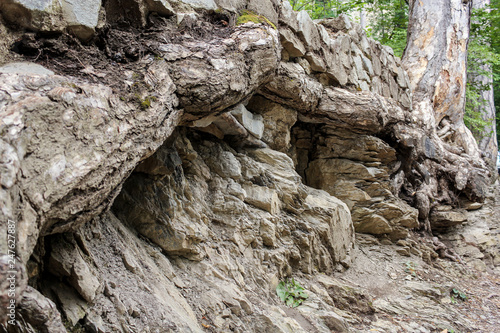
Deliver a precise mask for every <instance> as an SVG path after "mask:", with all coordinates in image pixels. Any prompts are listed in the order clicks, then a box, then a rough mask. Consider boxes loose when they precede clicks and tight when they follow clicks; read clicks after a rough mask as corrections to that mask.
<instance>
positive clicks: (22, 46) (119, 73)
mask: <svg viewBox="0 0 500 333" xmlns="http://www.w3.org/2000/svg"><path fill="white" fill-rule="evenodd" d="M148 20H149V22H148V25H147V26H146V27H145V28H144V29H137V28H135V27H133V26H131V25H130V24H129V23H128V22H118V23H116V24H114V25H106V26H104V27H103V28H101V29H98V31H97V33H96V36H95V37H94V38H93V39H92V40H91V41H90V42H89V43H87V44H82V43H81V42H80V41H79V40H78V39H76V38H75V37H73V36H71V35H70V34H40V33H34V32H27V33H24V34H23V35H22V36H20V37H19V38H18V39H17V40H16V41H15V42H14V43H13V44H12V45H11V50H12V51H14V53H17V54H19V55H20V56H22V57H23V59H24V60H25V61H31V62H36V63H38V64H40V65H42V66H45V67H46V68H49V69H51V70H52V71H54V72H55V73H56V74H61V75H69V76H74V77H81V78H83V79H85V80H87V81H90V82H92V83H101V84H104V85H106V86H110V87H112V88H113V89H114V90H116V91H120V90H122V89H126V88H127V87H126V86H124V83H123V78H124V77H125V76H124V75H125V73H126V72H127V71H133V72H136V73H140V72H141V69H142V67H143V64H142V62H141V60H143V59H145V58H147V57H154V58H158V59H159V58H161V52H160V51H159V46H161V45H162V44H171V43H182V42H186V41H193V40H196V41H198V42H203V41H208V40H210V39H214V38H226V37H228V36H229V35H230V34H231V33H232V32H233V31H234V27H231V26H230V25H229V24H228V23H227V21H230V20H229V18H227V17H226V16H225V15H223V14H217V13H212V14H205V16H204V17H203V19H201V20H197V21H193V22H187V23H185V24H183V23H181V25H180V26H178V25H177V23H176V21H175V17H172V18H165V17H160V16H156V15H150V16H149V18H148Z"/></svg>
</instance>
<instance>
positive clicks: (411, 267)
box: [404, 261, 417, 277]
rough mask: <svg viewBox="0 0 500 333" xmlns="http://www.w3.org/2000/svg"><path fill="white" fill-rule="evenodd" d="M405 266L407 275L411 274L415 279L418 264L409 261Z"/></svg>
mask: <svg viewBox="0 0 500 333" xmlns="http://www.w3.org/2000/svg"><path fill="white" fill-rule="evenodd" d="M404 265H405V272H406V273H408V274H411V276H413V277H416V276H417V264H415V263H414V262H413V261H407V262H405V264H404Z"/></svg>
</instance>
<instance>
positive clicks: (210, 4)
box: [177, 0, 217, 10]
mask: <svg viewBox="0 0 500 333" xmlns="http://www.w3.org/2000/svg"><path fill="white" fill-rule="evenodd" d="M177 1H178V2H182V3H185V4H188V5H189V6H191V7H193V8H194V9H205V10H216V9H217V4H216V3H215V1H214V0H177Z"/></svg>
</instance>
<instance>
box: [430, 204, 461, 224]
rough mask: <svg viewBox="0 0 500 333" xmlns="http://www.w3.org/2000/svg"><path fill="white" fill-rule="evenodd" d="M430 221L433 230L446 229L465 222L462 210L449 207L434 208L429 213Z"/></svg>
mask: <svg viewBox="0 0 500 333" xmlns="http://www.w3.org/2000/svg"><path fill="white" fill-rule="evenodd" d="M430 221H431V225H432V227H433V228H447V227H452V226H455V225H459V224H462V223H464V222H465V221H467V216H466V215H465V211H464V210H455V209H451V207H446V206H443V207H436V208H434V209H433V210H432V211H431V214H430Z"/></svg>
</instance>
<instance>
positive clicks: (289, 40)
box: [279, 28, 306, 58]
mask: <svg viewBox="0 0 500 333" xmlns="http://www.w3.org/2000/svg"><path fill="white" fill-rule="evenodd" d="M279 32H280V39H281V45H283V47H284V48H285V50H287V52H288V54H289V55H290V57H292V58H294V57H303V56H304V55H305V54H306V48H305V47H304V44H303V43H302V42H301V41H300V39H299V38H298V37H297V35H296V34H294V33H293V32H292V31H291V30H290V29H287V28H282V29H280V30H279Z"/></svg>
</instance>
